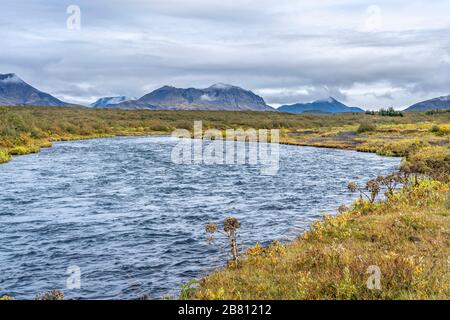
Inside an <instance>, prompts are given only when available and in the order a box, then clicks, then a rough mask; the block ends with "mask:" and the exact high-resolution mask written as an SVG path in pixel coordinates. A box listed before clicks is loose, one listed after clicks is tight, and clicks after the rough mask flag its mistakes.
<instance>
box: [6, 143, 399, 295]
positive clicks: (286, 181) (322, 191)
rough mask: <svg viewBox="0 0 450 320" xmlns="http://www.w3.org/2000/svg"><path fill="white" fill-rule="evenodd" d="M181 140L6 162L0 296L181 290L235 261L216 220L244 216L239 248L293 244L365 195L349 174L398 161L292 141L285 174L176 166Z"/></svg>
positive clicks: (360, 176)
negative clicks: (211, 234)
mask: <svg viewBox="0 0 450 320" xmlns="http://www.w3.org/2000/svg"><path fill="white" fill-rule="evenodd" d="M177 143H178V142H177V140H176V139H174V138H171V137H165V136H162V137H119V138H110V139H97V140H88V141H72V142H58V143H55V144H54V146H53V147H52V148H50V149H44V150H42V152H40V153H38V154H33V155H27V156H21V157H16V158H14V159H13V160H12V161H11V162H10V163H7V164H3V165H0V182H1V184H0V295H2V294H9V295H12V296H15V297H17V298H19V299H33V298H34V297H35V295H36V294H37V293H39V292H44V291H48V290H51V289H61V290H63V291H64V292H65V294H66V298H70V299H112V298H116V299H135V298H138V297H139V296H142V295H144V294H146V295H148V296H149V297H151V298H161V297H165V296H167V295H169V296H176V295H177V294H178V292H179V288H180V286H181V285H182V284H183V283H185V282H186V281H188V280H190V279H195V278H199V277H201V276H203V275H205V274H207V273H208V272H210V271H211V270H214V268H217V267H220V266H223V265H224V263H225V261H226V259H227V257H226V253H225V249H224V245H225V243H224V242H223V241H221V239H217V242H216V243H214V244H208V242H207V241H206V236H205V232H204V226H205V224H206V223H209V222H215V223H220V222H221V221H223V219H224V218H225V217H227V216H231V215H232V216H235V217H237V218H238V219H239V220H240V221H241V223H242V226H241V229H240V238H239V244H240V246H241V247H246V246H249V245H254V244H255V243H256V242H261V243H263V244H268V243H270V242H271V241H272V240H281V241H287V240H292V239H294V238H295V237H296V236H297V235H298V234H299V233H301V231H302V230H304V229H305V228H307V227H308V225H309V224H310V223H311V221H313V220H316V219H319V218H321V217H322V216H323V214H324V213H325V212H330V213H333V212H335V211H336V209H337V207H338V206H339V205H340V204H349V203H351V202H352V201H353V200H354V199H355V198H356V195H355V194H352V193H350V192H348V191H347V188H346V186H347V182H348V181H349V180H354V181H358V182H361V183H364V182H365V181H367V180H368V179H370V178H374V177H376V176H377V175H380V174H387V173H390V172H391V171H393V170H394V169H395V168H396V167H397V166H398V165H399V161H400V160H399V159H398V158H388V157H380V156H377V155H374V154H369V153H358V152H353V151H344V150H334V149H319V148H311V147H298V146H285V145H282V146H280V168H279V172H278V174H277V175H273V176H264V175H261V170H260V167H259V165H248V164H247V165H205V164H196V165H182V164H174V163H173V162H172V161H171V150H173V147H174V146H175V145H176V144H177ZM213 143H222V142H218V141H217V142H213ZM68 268H69V269H68ZM68 271H69V273H68ZM78 271H80V278H79V279H80V283H79V284H80V286H81V288H80V289H76V288H74V287H77V284H78V283H77V281H76V280H77V279H78V277H77V275H78V274H77V273H78ZM68 280H69V286H67V285H68V284H67V282H68Z"/></svg>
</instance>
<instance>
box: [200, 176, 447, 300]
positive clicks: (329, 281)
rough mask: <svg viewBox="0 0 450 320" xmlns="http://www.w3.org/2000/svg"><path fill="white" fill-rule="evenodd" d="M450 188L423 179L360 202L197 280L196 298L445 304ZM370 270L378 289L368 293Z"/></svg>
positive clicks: (255, 249) (250, 251) (256, 249)
mask: <svg viewBox="0 0 450 320" xmlns="http://www.w3.org/2000/svg"><path fill="white" fill-rule="evenodd" d="M448 194H449V184H445V183H441V182H437V181H431V180H423V181H421V182H420V183H419V184H418V185H409V186H408V187H405V188H404V189H403V190H402V191H400V192H398V193H397V194H396V195H395V196H394V197H393V198H391V199H390V200H386V201H385V202H383V203H377V204H370V203H368V202H364V201H361V200H358V201H357V202H356V203H355V204H354V205H353V206H352V208H351V209H349V210H347V211H346V212H343V213H341V214H338V215H337V216H334V217H331V216H328V217H326V218H325V219H324V220H323V221H322V222H317V223H315V224H314V225H313V226H312V228H311V230H310V231H308V232H306V233H305V234H304V235H303V236H302V237H301V238H299V239H297V240H296V241H294V242H293V243H291V244H288V245H283V244H280V243H275V244H273V245H272V246H270V247H269V248H263V247H261V246H259V245H257V246H255V247H254V248H251V249H249V250H248V252H247V254H246V257H245V259H244V261H243V262H242V263H241V265H240V266H239V267H237V268H227V269H224V270H221V271H219V272H216V273H213V274H211V275H210V276H208V277H206V278H205V279H203V280H202V281H201V285H200V288H199V289H198V290H197V291H196V292H195V293H193V295H192V296H191V298H196V299H449V298H450V277H449V260H448V256H449V254H450V252H449V248H450V208H449V207H448V201H449V200H448V197H449V196H448ZM369 266H378V267H379V268H380V270H381V290H376V289H375V290H371V289H368V287H367V285H366V282H367V280H368V278H369V276H370V275H369V274H368V273H367V270H368V267H369Z"/></svg>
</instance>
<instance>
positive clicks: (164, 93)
mask: <svg viewBox="0 0 450 320" xmlns="http://www.w3.org/2000/svg"><path fill="white" fill-rule="evenodd" d="M110 107H112V108H123V109H153V110H236V111H243V110H253V111H275V109H273V108H272V107H270V106H268V105H267V104H266V102H265V101H264V99H263V98H261V97H260V96H258V95H256V94H254V93H253V92H251V91H249V90H244V89H242V88H239V87H236V86H232V85H228V84H222V83H218V84H215V85H212V86H210V87H208V88H206V89H196V88H187V89H182V88H175V87H171V86H164V87H162V88H159V89H157V90H155V91H152V92H150V93H148V94H146V95H145V96H143V97H142V98H140V99H138V100H133V101H127V102H122V103H119V104H116V105H113V106H110Z"/></svg>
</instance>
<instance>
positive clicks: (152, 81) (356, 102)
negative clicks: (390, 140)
mask: <svg viewBox="0 0 450 320" xmlns="http://www.w3.org/2000/svg"><path fill="white" fill-rule="evenodd" d="M0 3H1V7H0V8H1V9H0V30H1V31H0V73H9V72H14V73H17V74H18V75H19V76H20V77H21V78H22V79H23V80H25V81H26V82H28V83H30V84H31V85H33V86H35V87H37V88H38V89H40V90H42V91H46V92H49V93H51V94H53V95H54V96H56V97H58V98H61V99H63V100H66V101H69V102H76V103H89V102H93V101H94V100H96V99H97V98H99V97H102V96H115V95H128V96H135V97H141V96H142V95H144V94H145V93H148V92H149V91H151V90H154V89H156V88H158V87H161V86H163V85H173V86H177V87H199V88H203V87H208V86H210V85H211V84H213V83H216V82H223V83H230V84H234V85H237V86H240V87H243V88H246V89H250V90H253V91H254V92H256V93H257V94H259V95H261V96H262V97H263V98H264V99H265V100H266V102H267V103H269V104H271V105H273V106H279V105H281V104H286V103H295V102H306V101H311V100H314V99H318V98H324V97H326V96H334V97H335V98H337V99H340V100H342V101H343V102H345V103H347V104H349V105H351V106H362V107H364V108H367V109H378V108H379V107H387V106H394V107H395V108H398V109H400V108H404V107H407V106H409V105H411V104H413V103H415V102H418V101H421V100H425V99H429V98H433V97H437V96H441V95H449V94H450V1H448V0H441V1H440V0H433V1H429V0H428V1H425V0H423V1H414V0H405V1H403V0H394V1H392V0H391V1H387V0H383V1H364V0H358V1H356V0H334V1H331V0H310V1H306V0H305V1H299V0H297V1H294V0H272V1H269V0H239V1H232V0H227V1H225V0H145V1H144V0H126V1H125V0H123V1H121V0H96V1H92V0H70V1H65V0H33V1H30V0H28V1H25V0H15V1H12V0H8V1H6V0H0ZM69 5H78V6H79V7H80V9H81V29H80V30H70V29H68V27H67V19H68V18H69V16H70V14H67V7H68V6H69ZM71 21H73V20H71Z"/></svg>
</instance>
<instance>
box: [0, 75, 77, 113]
mask: <svg viewBox="0 0 450 320" xmlns="http://www.w3.org/2000/svg"><path fill="white" fill-rule="evenodd" d="M0 105H2V106H25V105H28V106H61V107H66V106H70V104H69V103H66V102H64V101H61V100H59V99H57V98H55V97H53V96H51V95H50V94H48V93H45V92H42V91H39V90H37V89H36V88H34V87H32V86H30V85H29V84H28V83H26V82H25V81H23V80H22V79H20V78H19V77H18V76H17V75H15V74H14V73H8V74H0Z"/></svg>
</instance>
